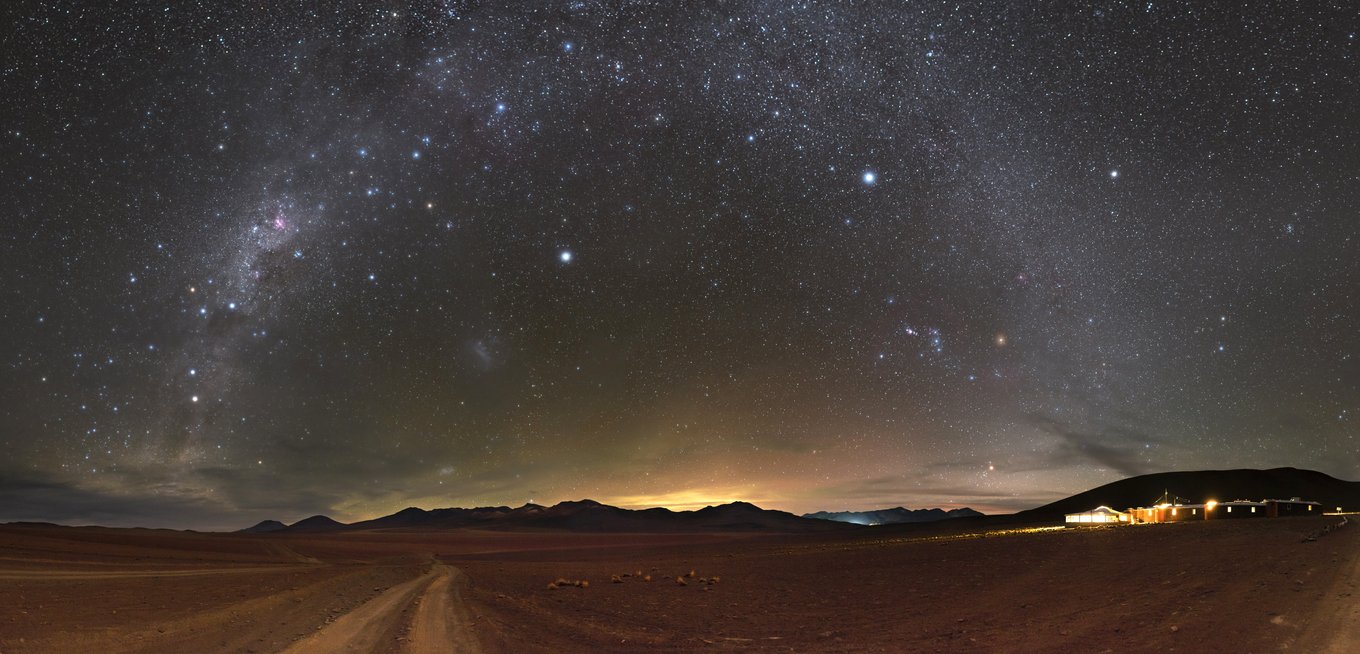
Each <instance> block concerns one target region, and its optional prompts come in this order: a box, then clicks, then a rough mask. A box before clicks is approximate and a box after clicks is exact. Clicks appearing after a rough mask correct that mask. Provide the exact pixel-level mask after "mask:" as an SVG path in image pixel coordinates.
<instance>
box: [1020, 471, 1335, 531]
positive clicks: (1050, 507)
mask: <svg viewBox="0 0 1360 654" xmlns="http://www.w3.org/2000/svg"><path fill="white" fill-rule="evenodd" d="M1163 493H1170V494H1171V495H1174V496H1177V497H1180V498H1183V499H1184V500H1185V501H1186V502H1187V503H1199V502H1204V501H1207V500H1217V501H1219V502H1225V501H1228V500H1263V499H1289V498H1291V497H1299V498H1302V499H1305V500H1316V501H1318V502H1321V503H1322V506H1323V508H1324V509H1326V510H1328V511H1331V510H1333V509H1335V508H1336V507H1338V506H1341V507H1345V508H1346V509H1347V510H1350V511H1354V510H1357V509H1360V482H1357V481H1343V480H1340V479H1337V478H1336V477H1332V476H1330V475H1327V474H1324V473H1321V472H1317V471H1315V470H1299V469H1298V468H1272V469H1270V470H1250V469H1244V470H1198V471H1194V472H1158V473H1153V474H1150V475H1140V476H1137V477H1129V478H1128V479H1121V480H1119V481H1116V482H1112V483H1109V484H1105V485H1104V486H1100V487H1098V488H1093V489H1091V490H1088V491H1085V492H1082V493H1077V494H1076V495H1073V496H1071V497H1068V498H1066V499H1061V500H1058V501H1057V502H1053V503H1051V504H1045V505H1043V506H1041V507H1038V508H1034V509H1030V510H1028V511H1021V512H1019V513H1017V514H1015V515H1016V517H1018V518H1028V519H1033V520H1036V521H1038V520H1061V519H1062V516H1063V514H1065V513H1077V512H1080V511H1089V510H1091V509H1094V508H1096V507H1098V506H1108V507H1110V508H1112V509H1118V510H1120V511H1122V510H1124V509H1127V508H1130V507H1135V506H1151V505H1153V504H1155V503H1156V502H1157V498H1159V497H1161V496H1162V494H1163Z"/></svg>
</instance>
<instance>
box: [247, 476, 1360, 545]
mask: <svg viewBox="0 0 1360 654" xmlns="http://www.w3.org/2000/svg"><path fill="white" fill-rule="evenodd" d="M1163 492H1170V493H1171V494H1172V495H1174V496H1177V497H1180V498H1183V499H1184V500H1186V501H1187V502H1204V501H1206V500H1211V499H1213V500H1218V501H1220V502H1222V501H1227V500H1235V499H1250V500H1261V499H1267V498H1290V497H1301V498H1303V499H1306V500H1316V501H1318V502H1321V503H1322V505H1323V508H1324V509H1327V510H1332V509H1335V508H1336V507H1338V506H1340V507H1344V508H1345V509H1347V510H1360V482H1354V481H1343V480H1340V479H1337V478H1335V477H1331V476H1329V475H1326V474H1323V473H1321V472H1316V471H1313V470H1299V469H1296V468H1273V469H1270V470H1200V471H1194V472H1161V473H1154V474H1150V475H1141V476H1138V477H1130V478H1128V479H1122V480H1120V481H1116V482H1113V483H1109V484H1106V485H1104V486H1101V487H1099V488H1093V489H1091V490H1088V491H1085V492H1082V493H1078V494H1076V495H1073V496H1071V497H1068V498H1065V499H1062V500H1058V501H1056V502H1052V503H1050V504H1045V505H1044V506H1041V507H1038V508H1034V509H1030V510H1028V511H1021V512H1019V513H1016V514H1013V515H1010V516H990V517H988V519H989V520H991V519H999V520H1002V521H1004V522H1051V521H1061V520H1062V516H1063V514H1065V513H1076V512H1079V511H1087V510H1090V509H1093V508H1095V507H1097V506H1109V507H1112V508H1115V509H1120V510H1123V509H1126V508H1129V507H1133V506H1148V505H1151V504H1153V503H1155V502H1156V500H1157V498H1158V497H1161V495H1162V493H1163ZM974 517H983V514H981V513H979V512H977V511H974V510H972V509H968V508H963V509H952V510H949V511H945V510H943V509H916V510H912V509H906V508H903V507H900V506H899V507H895V508H891V509H881V510H878V511H836V512H831V511H818V512H816V513H808V514H805V515H802V516H797V515H794V514H792V513H787V512H784V511H774V510H769V509H762V508H760V507H758V506H756V505H754V504H750V503H747V502H732V503H730V504H721V505H718V506H708V507H704V508H702V509H699V510H697V511H671V510H670V509H663V508H654V509H640V510H632V509H621V508H619V507H616V506H609V505H608V504H601V503H599V502H596V501H594V500H579V501H575V502H560V503H558V504H554V505H553V506H540V505H538V504H525V505H524V506H520V507H516V508H511V507H508V506H488V507H479V508H474V509H461V508H452V509H432V510H425V509H418V508H414V507H412V508H409V509H402V510H401V511H398V512H396V513H393V514H392V515H388V516H383V517H381V518H375V519H372V520H363V521H360V522H355V523H350V524H345V523H342V522H337V521H335V520H332V519H331V518H329V517H326V516H324V515H316V516H312V517H310V518H306V519H303V520H299V521H298V522H295V523H293V524H291V525H285V524H283V523H282V522H279V521H277V520H265V521H263V522H261V523H259V524H257V525H255V526H253V527H248V528H246V529H242V530H240V531H241V532H244V533H282V534H288V533H330V532H341V531H363V530H429V529H459V528H465V527H471V528H478V529H495V530H535V529H554V530H565V531H581V532H618V533H623V532H637V533H658V532H662V533H664V532H673V533H681V532H706V531H707V532H713V531H747V532H759V531H763V532H770V533H808V532H826V531H835V530H839V529H855V528H856V525H889V524H904V523H923V522H937V521H941V520H949V519H955V518H974Z"/></svg>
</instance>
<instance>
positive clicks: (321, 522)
mask: <svg viewBox="0 0 1360 654" xmlns="http://www.w3.org/2000/svg"><path fill="white" fill-rule="evenodd" d="M344 526H345V523H343V522H337V521H335V520H332V519H330V518H328V517H326V516H324V515H314V516H312V517H310V518H303V519H301V520H298V521H297V522H294V523H293V524H291V525H288V526H287V527H285V528H283V529H280V530H279V531H281V532H294V533H296V532H318V531H337V530H339V529H343V528H344Z"/></svg>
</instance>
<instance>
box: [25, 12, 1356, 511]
mask: <svg viewBox="0 0 1360 654" xmlns="http://www.w3.org/2000/svg"><path fill="white" fill-rule="evenodd" d="M4 4H5V6H4V8H3V9H0V12H3V14H4V16H5V21H6V23H8V24H9V27H8V28H7V29H6V30H4V31H3V33H0V53H2V56H0V84H2V85H3V89H4V92H3V93H0V130H3V134H0V138H3V147H2V148H0V162H3V163H2V164H0V172H2V173H3V175H0V194H2V195H3V197H4V198H5V200H4V203H3V206H4V214H3V222H2V223H0V225H2V226H0V235H3V239H2V240H0V247H2V248H3V250H0V257H3V260H4V261H5V266H4V270H5V273H6V274H5V283H4V284H3V285H0V330H3V333H0V343H3V345H2V346H0V354H3V363H4V366H3V371H2V372H0V448H3V452H4V456H3V457H0V520H51V521H58V522H68V523H90V522H97V523H101V524H109V525H134V524H135V525H146V526H174V527H203V528H209V527H237V526H243V525H245V524H250V523H251V522H253V521H255V520H258V519H263V518H277V519H282V520H286V521H291V520H296V519H298V518H301V517H304V516H306V515H309V514H312V513H318V512H324V513H327V514H330V515H332V516H334V517H336V518H338V519H342V520H343V519H359V518H366V517H373V516H376V515H380V514H384V513H388V512H391V511H395V510H397V509H400V508H403V507H405V506H410V505H416V506H423V507H426V508H433V507H442V506H473V505H488V504H506V505H518V504H522V503H524V502H527V501H534V502H537V503H551V502H556V501H560V500H566V499H579V498H583V497H590V498H593V499H597V500H600V501H604V502H608V503H612V504H617V505H622V506H629V507H640V506H654V505H661V506H669V507H673V508H693V507H696V506H702V505H704V504H709V503H716V502H724V501H730V500H735V499H743V500H749V501H753V502H756V503H758V504H760V505H762V506H766V507H770V508H780V509H786V510H793V511H812V510H819V509H866V508H879V507H883V506H896V505H906V506H909V507H913V508H917V507H930V506H942V507H947V508H948V507H957V506H971V507H974V508H976V509H979V510H983V511H987V512H1009V511H1012V510H1018V509H1023V508H1028V507H1031V506H1035V505H1037V504H1040V503H1043V502H1046V501H1049V500H1052V499H1056V498H1058V497H1061V496H1065V495H1067V494H1070V493H1073V492H1077V491H1081V490H1085V489H1086V488H1089V487H1091V486H1095V485H1098V484H1101V483H1106V482H1109V481H1113V480H1116V479H1119V478H1122V477H1126V476H1130V475H1135V474H1141V473H1145V472H1156V471H1164V470H1176V469H1199V468H1225V467H1274V466H1282V465H1292V466H1298V467H1305V468H1312V469H1317V470H1321V471H1323V472H1327V473H1329V474H1332V475H1336V476H1339V477H1342V478H1348V479H1357V478H1360V438H1358V437H1357V436H1358V435H1360V328H1357V325H1358V324H1360V299H1358V297H1357V291H1358V290H1360V113H1358V112H1357V109H1356V107H1357V106H1360V38H1357V32H1360V12H1357V10H1356V8H1355V6H1354V5H1353V4H1352V3H1350V2H1347V1H1344V0H1334V1H1330V2H1329V1H1319V2H1307V3H1293V2H1274V1H1261V2H1247V3H1215V2H1169V1H1165V0H1153V1H1151V2H1148V1H1145V0H1144V1H1138V2H1117V1H1108V0H1106V1H1096V2H1052V1H1036V2H1009V3H1007V2H967V1H957V2H905V1H904V2H801V3H797V2H789V3H784V2H692V3H691V2H667V3H640V2H590V1H579V0H577V1H567V2H525V3H519V2H514V3H476V2H471V3H469V2H452V1H439V0H428V1H422V2H416V3H409V4H408V3H399V2H369V3H351V2H336V3H313V2H278V3H272V2H271V3H263V4H261V3H239V4H240V5H241V6H238V7H231V6H228V5H232V4H237V3H217V2H181V1H178V0H174V1H171V0H161V1H160V2H123V3H117V5H116V6H114V3H85V2H33V1H16V2H7V3H4Z"/></svg>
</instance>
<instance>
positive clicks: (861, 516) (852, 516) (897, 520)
mask: <svg viewBox="0 0 1360 654" xmlns="http://www.w3.org/2000/svg"><path fill="white" fill-rule="evenodd" d="M980 515H982V514H981V513H979V512H977V511H974V510H972V509H970V508H967V507H964V508H962V509H950V510H948V511H945V510H944V509H915V510H913V509H907V508H903V507H900V506H899V507H895V508H891V509H878V510H876V511H818V512H816V513H804V514H803V517H804V518H814V519H817V520H834V521H836V522H850V523H854V524H857V525H896V524H902V523H905V522H935V521H937V520H949V519H951V518H975V517H977V516H980Z"/></svg>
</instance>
